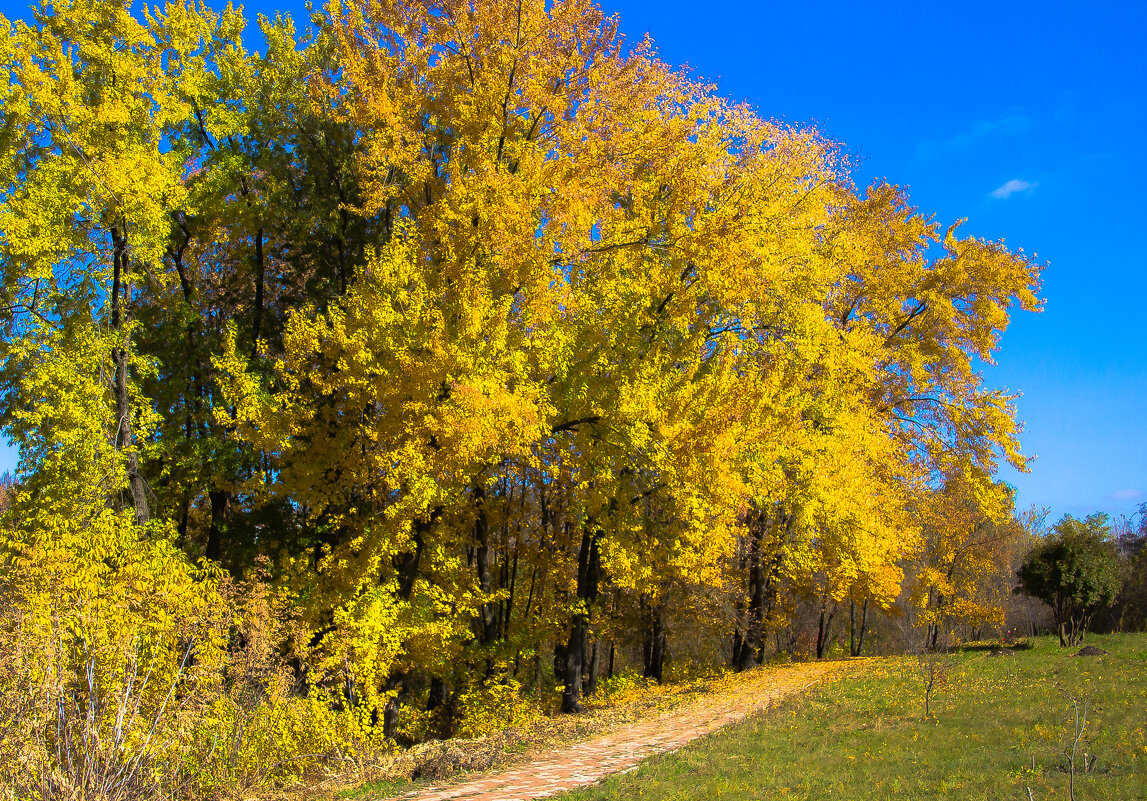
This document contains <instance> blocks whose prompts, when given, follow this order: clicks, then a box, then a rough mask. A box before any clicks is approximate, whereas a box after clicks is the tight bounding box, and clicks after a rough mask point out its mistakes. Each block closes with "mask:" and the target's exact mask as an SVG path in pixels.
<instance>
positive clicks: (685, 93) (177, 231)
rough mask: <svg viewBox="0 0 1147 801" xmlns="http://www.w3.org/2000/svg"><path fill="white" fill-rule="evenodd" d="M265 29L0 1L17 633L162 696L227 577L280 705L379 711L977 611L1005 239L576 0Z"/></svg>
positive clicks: (992, 515) (376, 722)
mask: <svg viewBox="0 0 1147 801" xmlns="http://www.w3.org/2000/svg"><path fill="white" fill-rule="evenodd" d="M256 28H257V31H254V30H249V26H248V23H247V21H246V20H244V18H243V17H242V15H241V13H240V12H239V11H237V10H236V9H234V8H232V7H228V8H226V9H225V10H223V11H218V12H217V11H213V10H211V9H209V8H207V7H206V6H203V5H200V4H192V3H186V2H179V1H178V0H173V1H172V2H169V3H167V4H166V5H165V6H163V7H155V8H149V9H146V10H144V11H142V12H140V13H134V12H133V10H132V8H131V5H130V4H127V3H123V2H119V1H118V0H111V1H109V0H75V1H74V2H59V3H53V4H51V5H50V6H43V7H41V8H39V9H37V10H35V11H34V13H33V22H32V23H31V24H25V23H22V22H15V23H12V22H8V21H5V23H4V25H3V26H2V28H0V30H2V31H3V34H2V36H0V62H2V64H3V74H4V75H5V76H6V79H5V81H4V83H3V84H0V93H2V100H3V105H2V109H3V110H2V112H0V151H3V152H2V156H0V232H2V237H0V269H2V275H3V284H2V286H3V289H2V295H0V310H2V312H3V317H2V320H0V326H2V332H3V334H2V346H0V347H2V351H0V353H2V356H3V360H4V369H3V379H2V383H0V391H2V398H3V421H4V430H5V433H6V434H7V435H8V436H9V437H10V438H11V439H12V441H13V442H14V443H16V444H17V445H18V446H19V449H20V467H19V482H18V486H16V487H15V488H14V489H13V491H12V492H11V493H10V494H11V496H12V497H11V499H10V500H6V505H7V507H8V508H7V511H6V513H5V516H4V521H5V524H4V525H5V527H4V531H3V538H4V542H3V550H4V553H5V558H6V559H7V560H8V564H9V565H10V566H11V569H10V570H9V574H8V578H7V579H6V582H7V584H6V589H5V597H6V598H8V599H11V601H12V606H11V610H10V612H9V618H8V621H9V623H11V624H12V625H16V624H15V623H13V621H20V623H19V625H20V626H22V628H21V629H20V630H21V631H22V632H24V634H25V635H27V636H31V634H30V633H32V634H36V633H38V634H36V636H41V637H43V638H44V639H45V640H52V641H54V642H57V643H58V644H59V648H60V650H59V655H58V658H59V659H61V660H63V662H64V663H67V664H69V665H72V666H73V667H74V665H75V664H80V663H82V662H83V657H84V655H85V654H88V655H90V654H91V653H93V651H92V649H93V648H94V647H95V646H93V643H94V642H96V641H99V642H101V643H106V642H121V645H122V643H123V642H129V643H130V648H126V649H125V648H122V647H121V648H119V649H118V650H116V649H115V648H110V650H109V651H108V653H107V654H106V655H105V656H104V657H101V658H106V659H107V660H111V661H110V662H109V663H108V664H118V665H120V667H118V668H109V670H111V673H113V674H115V673H116V671H120V673H122V665H123V662H122V660H123V659H124V658H126V657H125V656H124V654H125V653H134V654H136V655H137V657H138V655H139V654H140V653H143V652H146V656H147V659H149V660H152V664H153V665H163V666H164V667H163V668H162V670H160V668H158V667H156V668H155V670H156V671H157V672H156V675H157V676H158V675H161V674H162V675H164V676H168V677H169V678H170V680H171V681H172V682H174V683H175V684H178V683H179V682H185V681H188V680H189V679H188V678H187V676H188V675H189V673H188V672H187V671H188V670H190V669H191V668H188V667H187V666H188V665H192V666H195V665H207V664H209V663H211V659H212V658H217V659H219V660H222V662H220V664H224V665H225V663H226V662H227V659H228V658H231V657H229V656H228V655H229V654H230V655H231V656H232V657H233V655H234V654H235V653H237V652H239V651H243V649H247V648H249V646H250V643H251V642H252V641H253V640H252V639H251V637H249V636H247V635H242V636H240V634H238V633H237V630H236V628H235V626H230V625H224V623H221V622H220V620H222V618H221V617H220V615H219V612H218V610H219V609H221V608H223V606H225V603H224V602H225V600H226V598H228V597H232V596H229V595H228V594H227V593H228V592H229V590H227V588H228V587H233V586H236V585H235V584H234V583H235V582H244V581H256V582H257V583H261V585H262V586H264V588H265V590H266V592H271V593H273V594H275V597H276V598H279V599H280V600H279V601H276V602H275V604H273V605H272V607H268V608H274V609H275V610H278V611H276V613H275V614H276V615H277V616H279V618H281V620H280V621H279V622H280V623H282V626H283V628H282V631H281V632H280V634H281V635H282V643H283V644H281V645H279V646H276V648H279V649H280V651H281V656H282V658H283V659H284V660H286V661H287V662H289V664H290V670H291V675H292V676H293V680H294V682H295V684H294V685H293V686H294V687H295V688H296V692H297V694H299V695H300V696H306V697H312V698H314V697H318V696H319V695H321V696H322V698H323V699H325V700H324V703H325V704H326V705H327V707H329V708H330V709H333V710H336V711H338V712H340V713H342V712H345V713H346V714H350V715H352V716H355V720H357V721H358V724H357V725H361V726H362V727H363V728H365V729H369V730H371V731H373V730H378V731H379V732H381V733H383V734H385V736H387V737H392V738H393V737H396V736H402V732H403V728H402V727H403V725H404V724H403V720H404V718H403V714H404V710H406V711H407V713H410V714H413V713H414V712H416V711H417V712H418V714H419V715H422V717H421V718H419V719H420V720H424V721H427V720H429V721H431V722H427V723H425V728H424V729H423V730H422V735H420V736H429V735H432V734H433V735H438V736H448V735H450V734H451V733H453V732H455V731H456V730H457V729H458V726H459V725H460V720H462V718H463V717H464V711H463V710H464V706H465V705H464V704H463V703H462V700H461V699H463V698H464V696H465V695H466V693H467V692H469V691H470V690H472V689H473V688H474V687H476V686H481V687H493V686H500V687H511V688H514V692H516V693H517V692H520V693H525V694H529V693H530V692H533V693H534V694H535V695H536V696H537V697H540V696H541V695H542V694H543V692H549V690H550V688H553V687H556V688H560V690H559V691H560V694H561V695H560V708H561V709H562V710H564V711H576V710H578V709H580V708H581V705H582V703H583V698H584V695H585V694H586V693H592V692H593V691H594V687H595V682H596V681H597V677H598V676H600V675H603V674H606V675H608V674H610V673H612V672H613V665H614V663H615V661H620V662H621V663H625V664H627V665H629V664H637V666H638V667H639V669H640V670H641V671H642V672H643V673H644V674H645V675H646V676H648V677H652V678H655V679H660V678H661V677H662V675H663V671H664V669H665V663H666V659H667V654H670V653H676V654H679V655H681V657H682V658H686V657H688V658H691V659H697V660H701V661H709V662H723V663H727V664H730V665H733V666H735V667H737V668H745V667H749V666H751V665H754V664H758V663H759V662H761V661H762V660H763V659H765V658H767V657H768V656H769V654H770V653H772V652H773V651H774V650H776V649H778V648H781V649H784V648H785V647H786V645H785V642H784V638H785V637H789V638H790V639H789V647H791V646H792V644H793V643H794V642H795V640H793V639H792V637H796V636H798V634H799V632H795V629H794V621H795V620H796V618H797V616H798V612H800V610H802V609H805V610H807V609H813V610H814V615H813V616H814V618H815V619H816V640H817V645H816V651H817V654H818V655H821V654H822V653H823V652H824V650H825V648H826V647H827V645H828V643H829V641H830V639H832V636H833V631H834V629H833V625H834V621H835V624H836V625H837V626H839V625H841V621H842V620H843V617H844V616H845V614H846V613H845V610H846V609H847V615H848V618H849V626H850V628H849V631H850V636H851V644H850V648H851V649H852V650H854V651H855V652H856V653H859V652H860V649H861V648H862V647H863V643H864V636H865V631H866V621H867V616H868V614H869V613H870V611H872V612H876V611H877V610H890V609H892V608H893V607H894V606H896V605H897V599H898V598H900V599H901V604H905V603H906V604H908V605H910V606H911V609H913V610H915V612H913V614H918V615H919V616H920V620H921V621H923V625H925V626H927V627H931V630H932V631H933V632H938V631H939V630H940V629H941V628H944V627H951V626H954V625H970V626H976V625H980V626H984V625H993V624H994V623H995V622H998V620H999V617H1000V614H1001V613H1000V612H999V604H998V597H999V594H1000V592H1001V589H1000V586H997V585H1000V583H1001V582H1000V581H999V580H998V575H999V571H995V572H993V571H994V570H995V566H998V565H999V564H1002V563H1003V562H1007V561H1008V560H1009V559H1011V558H1012V556H1013V555H1014V553H1013V552H1014V551H1015V549H1016V548H1017V547H1018V546H1017V545H1016V543H1018V542H1020V541H1021V539H1022V537H1023V532H1024V531H1025V529H1024V527H1023V526H1022V525H1021V523H1020V522H1018V521H1017V518H1016V514H1015V510H1014V508H1013V505H1012V503H1013V501H1012V495H1011V491H1010V490H1009V488H1007V487H1006V486H1005V485H1003V484H1002V483H1000V482H997V481H996V480H995V479H994V473H995V470H996V468H997V465H998V463H999V462H1000V461H1001V460H1005V461H1007V462H1009V463H1010V464H1012V465H1014V466H1016V467H1019V468H1021V469H1022V468H1023V467H1024V464H1025V457H1024V456H1023V455H1022V454H1021V452H1020V450H1019V445H1018V439H1017V437H1018V432H1019V425H1018V423H1017V421H1016V419H1015V415H1014V409H1013V406H1012V401H1013V400H1014V397H1015V396H1014V395H1011V394H1009V393H1008V392H1006V391H1001V390H998V389H994V388H991V387H988V386H986V385H985V383H984V380H983V377H982V374H981V366H982V365H983V364H985V363H990V362H991V360H992V357H993V353H994V352H995V349H996V346H997V344H998V341H999V337H1000V335H1001V333H1002V332H1003V331H1004V329H1005V328H1006V326H1007V323H1008V319H1009V315H1010V314H1011V312H1012V311H1013V310H1016V309H1019V310H1026V311H1037V310H1038V309H1039V307H1040V305H1041V301H1040V300H1039V298H1038V294H1037V293H1038V291H1039V273H1040V266H1039V265H1038V264H1037V263H1036V261H1035V260H1034V258H1033V257H1031V256H1029V255H1027V254H1025V253H1024V252H1022V251H1012V250H1009V249H1007V248H1006V247H1005V246H1004V245H1003V243H1001V242H994V241H986V240H983V239H978V238H975V237H964V236H961V235H960V233H959V223H957V224H955V225H951V226H949V227H946V228H945V227H943V226H941V225H940V224H939V223H938V222H937V221H935V220H934V219H933V218H932V217H930V216H927V215H925V214H922V213H921V212H919V211H918V210H917V209H916V208H914V207H913V206H912V205H911V203H910V201H909V199H908V197H907V195H906V193H905V192H904V190H903V189H901V188H899V187H897V186H895V185H891V184H888V183H886V182H884V181H877V182H874V183H873V184H871V185H869V186H867V187H865V188H860V187H857V186H856V185H855V184H854V183H853V180H852V166H853V165H852V164H851V163H850V160H849V157H848V154H847V152H846V151H845V149H844V148H843V147H842V146H841V145H840V144H838V143H834V142H831V141H829V140H827V139H825V138H824V137H823V136H822V135H821V134H819V133H818V132H817V131H816V130H815V129H813V128H810V127H800V126H791V125H784V124H780V123H776V122H772V121H769V120H767V119H765V118H763V117H761V116H760V115H758V114H757V113H756V112H755V111H753V110H752V109H750V108H748V107H746V106H744V105H739V104H735V103H731V102H729V101H727V100H725V99H723V98H721V97H720V96H719V95H718V94H717V93H716V91H715V89H714V87H713V86H711V85H709V84H707V83H705V82H704V81H701V80H699V79H697V78H695V77H694V76H692V75H690V74H688V73H686V72H684V71H681V70H677V69H673V68H671V67H669V66H667V65H666V64H664V63H663V62H661V61H660V60H659V59H658V58H657V55H656V52H655V50H654V48H653V45H652V43H651V42H649V41H648V40H645V41H638V42H629V41H627V40H626V39H625V38H624V37H623V36H622V35H621V34H620V33H619V31H618V22H617V20H616V19H615V18H611V17H607V16H606V15H604V14H603V13H602V11H601V10H600V9H599V8H597V7H596V6H594V5H593V4H592V3H590V2H587V0H568V1H567V2H555V3H552V4H545V3H543V2H507V0H474V1H473V2H459V1H457V0H421V1H420V2H413V1H412V0H385V1H384V2H378V3H371V4H368V5H367V6H364V7H361V8H360V7H356V6H350V5H343V4H342V3H339V2H337V1H333V2H331V3H329V4H328V5H327V6H326V7H325V8H324V9H323V10H321V11H315V12H314V13H313V15H312V17H311V19H310V20H308V24H307V25H306V26H305V27H304V28H302V29H299V28H298V27H296V25H295V23H294V21H292V20H291V19H290V18H289V17H286V16H277V17H276V18H274V19H268V18H265V17H260V18H259V19H258V20H257V22H256ZM255 40H259V42H260V45H259V49H257V50H256V49H250V47H249V45H248V42H249V41H255ZM993 577H997V578H993ZM993 582H995V583H993ZM1008 589H1010V588H1008ZM256 594H257V593H256ZM259 597H262V596H259ZM268 603H270V602H269V601H268ZM221 605H222V606H221ZM252 608H253V607H252ZM61 613H63V614H65V615H73V616H74V619H75V620H76V621H77V622H76V625H74V626H71V627H70V628H69V627H64V628H63V629H61V628H60V627H59V626H58V625H56V624H55V623H53V621H58V620H59V619H60V617H59V616H60V614H61ZM252 614H254V613H252ZM241 617H242V616H239V617H236V618H235V620H239V619H240V618H241ZM243 619H244V620H247V622H248V623H250V622H251V620H252V618H243ZM288 624H289V625H288ZM236 625H238V624H236ZM240 628H241V627H240ZM287 629H289V630H290V632H289V636H288V634H287ZM671 631H672V632H677V635H675V639H674V641H673V643H672V645H671V644H670V641H669V632H671ZM124 632H127V633H126V634H125V633H124ZM794 632H795V633H794ZM124 637H127V639H126V640H123V638H124ZM117 638H120V639H119V640H117ZM858 639H859V644H858ZM288 641H289V646H288V644H286V643H288ZM101 647H102V646H101ZM85 648H87V650H85ZM133 649H134V650H133ZM244 652H245V651H244ZM288 653H289V655H290V656H289V657H288ZM210 654H215V657H211V658H209V656H210ZM29 659H31V657H29ZM116 659H119V660H121V661H120V662H115V660H116ZM69 660H70V661H69ZM77 660H78V661H77ZM37 664H38V663H35V661H34V660H32V661H31V662H28V663H27V664H26V665H25V669H26V670H31V671H32V672H33V673H35V672H36V671H40V673H37V674H36V675H45V676H46V675H49V674H51V675H56V673H53V672H52V670H49V669H48V667H46V666H44V665H39V666H38V667H37ZM29 666H30V667H29ZM220 670H221V671H222V672H221V673H220V674H219V676H221V677H222V678H220V679H219V681H220V682H223V684H225V685H226V684H227V682H229V681H232V678H228V677H229V676H233V669H232V668H226V667H224V668H220ZM228 671H232V672H230V673H229V672H228ZM221 686H222V685H221ZM227 686H230V685H227ZM63 691H64V690H63V689H60V692H63Z"/></svg>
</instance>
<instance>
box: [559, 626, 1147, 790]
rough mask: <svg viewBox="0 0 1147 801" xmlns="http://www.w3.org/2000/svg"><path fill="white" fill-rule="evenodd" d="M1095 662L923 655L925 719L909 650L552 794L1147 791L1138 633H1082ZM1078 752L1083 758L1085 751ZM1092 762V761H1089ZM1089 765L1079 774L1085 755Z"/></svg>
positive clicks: (1146, 686)
mask: <svg viewBox="0 0 1147 801" xmlns="http://www.w3.org/2000/svg"><path fill="white" fill-rule="evenodd" d="M1088 644H1090V645H1095V646H1098V647H1100V648H1103V649H1105V650H1107V651H1109V652H1110V653H1108V654H1107V655H1105V656H1091V657H1074V656H1071V654H1072V653H1074V651H1075V649H1061V648H1059V647H1058V645H1057V643H1056V642H1055V641H1054V640H1052V639H1048V638H1040V639H1036V640H1033V641H1031V642H1029V643H1027V645H1029V646H1030V647H1028V648H1026V649H1020V650H1015V651H1007V652H1006V653H1004V654H1002V655H1000V654H998V653H997V654H995V655H993V654H992V652H991V650H990V649H989V648H987V647H984V648H968V649H966V650H963V651H961V652H959V653H956V654H953V655H951V656H950V657H948V658H946V659H945V660H942V661H940V662H939V663H932V666H933V667H935V668H937V672H938V673H939V674H940V681H939V682H938V683H937V689H936V691H935V694H934V696H933V698H932V702H931V709H932V717H931V718H929V719H925V717H924V675H925V672H926V670H927V668H928V665H927V664H926V663H925V662H923V661H922V660H919V659H917V658H915V657H898V658H891V659H880V660H873V661H872V664H871V666H870V668H869V669H868V670H867V671H865V672H864V673H863V675H862V676H861V677H859V678H856V679H850V680H845V681H839V682H836V683H834V684H831V685H826V686H823V687H820V688H818V689H817V690H814V691H813V692H812V693H811V694H810V695H808V696H806V697H804V698H800V699H793V700H792V701H790V702H789V703H786V704H785V705H784V706H781V707H778V708H777V709H774V710H771V711H769V712H768V713H766V714H764V715H762V716H759V717H757V718H754V719H752V720H750V721H746V722H744V723H742V724H739V725H737V726H733V727H730V728H729V729H727V730H725V731H723V732H720V733H718V734H715V735H713V736H710V737H708V738H706V739H704V740H701V741H700V742H698V743H696V744H694V745H691V746H689V747H687V748H684V749H682V750H681V751H678V752H676V753H673V754H668V755H664V756H662V757H658V758H656V759H653V760H650V761H649V762H647V763H645V764H644V765H643V766H642V767H640V768H639V769H637V770H635V771H633V772H630V773H627V774H623V775H619V776H614V777H612V778H610V779H608V780H607V781H605V782H604V783H602V784H601V785H596V786H594V787H590V788H586V789H584V790H580V791H576V792H573V793H569V794H567V795H563V796H560V799H561V801H604V800H605V799H618V800H619V801H621V800H625V801H628V799H638V798H642V799H659V800H660V799H665V801H672V800H673V799H706V800H708V799H722V798H723V799H755V798H759V799H765V798H768V799H773V798H786V799H788V798H792V799H821V798H825V799H827V798H833V799H842V798H846V799H850V800H851V799H856V800H860V799H886V798H912V799H916V798H961V799H963V798H967V799H993V801H995V800H996V799H1025V800H1026V799H1028V798H1029V788H1030V793H1031V795H1030V798H1032V799H1035V801H1046V800H1047V799H1068V798H1069V797H1070V794H1069V784H1070V771H1069V769H1068V759H1067V757H1065V750H1066V751H1068V752H1070V750H1071V743H1072V741H1073V740H1074V739H1075V735H1076V733H1077V727H1076V715H1075V705H1073V703H1072V700H1071V699H1072V698H1073V697H1074V698H1075V699H1076V701H1077V702H1078V705H1079V706H1080V708H1081V711H1082V709H1083V708H1084V707H1085V708H1086V725H1085V726H1083V727H1082V734H1081V737H1080V739H1079V744H1078V747H1077V749H1076V750H1077V756H1076V759H1075V764H1076V776H1075V798H1076V799H1079V800H1080V801H1082V800H1083V799H1089V800H1090V799H1095V800H1096V801H1098V799H1137V800H1138V801H1142V800H1143V799H1147V635H1111V636H1106V637H1102V636H1092V637H1089V638H1088ZM1085 754H1086V756H1085ZM1093 758H1094V761H1092V760H1093ZM1088 762H1090V763H1091V766H1090V770H1086V769H1085V768H1086V765H1085V763H1088Z"/></svg>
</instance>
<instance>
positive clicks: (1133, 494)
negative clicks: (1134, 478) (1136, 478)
mask: <svg viewBox="0 0 1147 801" xmlns="http://www.w3.org/2000/svg"><path fill="white" fill-rule="evenodd" d="M1142 495H1143V493H1142V492H1140V491H1139V490H1137V489H1121V490H1116V491H1115V492H1113V493H1111V497H1112V498H1114V499H1115V500H1117V501H1133V500H1135V499H1136V498H1138V497H1140V496H1142Z"/></svg>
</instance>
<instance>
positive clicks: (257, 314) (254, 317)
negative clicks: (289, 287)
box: [251, 226, 265, 359]
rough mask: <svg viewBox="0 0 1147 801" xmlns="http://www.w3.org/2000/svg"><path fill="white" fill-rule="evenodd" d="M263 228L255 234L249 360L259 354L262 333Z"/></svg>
mask: <svg viewBox="0 0 1147 801" xmlns="http://www.w3.org/2000/svg"><path fill="white" fill-rule="evenodd" d="M264 273H265V268H264V263H263V227H262V226H260V227H259V230H258V231H256V232H255V304H254V309H253V310H252V313H251V358H252V359H254V358H255V355H256V354H257V353H258V352H259V336H260V335H261V334H262V332H263V284H264Z"/></svg>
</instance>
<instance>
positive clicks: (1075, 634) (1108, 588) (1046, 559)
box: [1018, 512, 1121, 645]
mask: <svg viewBox="0 0 1147 801" xmlns="http://www.w3.org/2000/svg"><path fill="white" fill-rule="evenodd" d="M1018 575H1019V579H1020V589H1021V590H1022V591H1023V592H1024V593H1026V594H1028V595H1031V596H1032V597H1035V598H1039V599H1040V600H1041V601H1043V602H1044V603H1046V604H1047V605H1048V606H1050V607H1051V608H1052V611H1053V612H1054V613H1055V623H1056V626H1057V628H1058V630H1059V642H1060V645H1076V644H1078V643H1079V642H1081V641H1082V640H1083V637H1084V635H1085V634H1086V633H1087V628H1088V626H1089V625H1090V624H1091V619H1092V617H1093V616H1094V615H1095V613H1096V611H1097V610H1098V609H1099V608H1100V607H1102V606H1105V605H1107V604H1110V603H1111V602H1112V601H1113V600H1114V599H1115V594H1116V593H1117V592H1118V591H1119V587H1120V583H1121V576H1120V575H1119V565H1118V560H1117V555H1116V549H1115V543H1114V542H1113V541H1112V539H1111V527H1110V526H1109V525H1108V523H1107V515H1105V514H1103V513H1102V512H1100V513H1096V514H1093V515H1088V516H1087V517H1086V518H1084V519H1083V520H1079V519H1077V518H1074V517H1072V516H1071V515H1064V516H1063V517H1062V518H1060V520H1059V522H1057V523H1056V524H1055V527H1054V533H1053V534H1052V535H1051V536H1049V537H1048V538H1047V540H1046V541H1044V542H1043V543H1041V544H1040V545H1039V546H1037V547H1036V548H1034V549H1033V550H1032V551H1031V553H1029V554H1028V556H1027V558H1026V559H1025V560H1024V563H1023V565H1021V567H1020V569H1019V573H1018Z"/></svg>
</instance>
